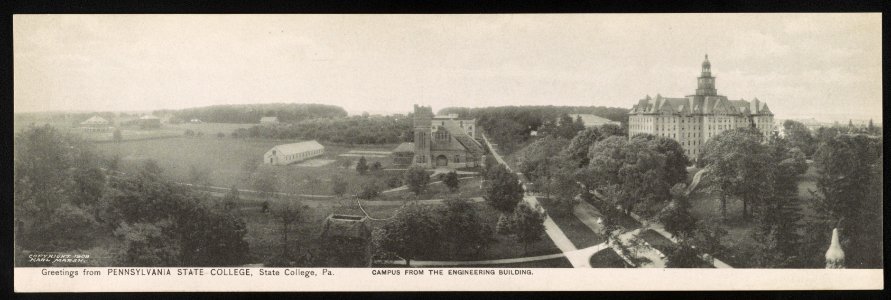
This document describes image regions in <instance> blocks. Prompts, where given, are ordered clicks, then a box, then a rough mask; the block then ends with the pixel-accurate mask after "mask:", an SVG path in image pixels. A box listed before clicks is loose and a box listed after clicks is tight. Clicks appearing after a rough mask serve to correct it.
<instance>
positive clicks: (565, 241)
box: [523, 196, 593, 268]
mask: <svg viewBox="0 0 891 300" xmlns="http://www.w3.org/2000/svg"><path fill="white" fill-rule="evenodd" d="M523 201H524V202H526V203H527V204H529V205H530V206H532V207H536V208H538V210H539V212H542V213H544V208H542V207H541V205H540V204H539V203H538V199H536V197H535V196H525V197H523ZM544 227H545V233H547V234H548V237H549V238H551V241H554V245H557V248H560V251H561V252H563V255H565V256H566V259H568V260H569V263H570V264H572V267H573V268H590V267H591V264H590V263H589V262H588V260H589V257H590V256H587V257H583V256H582V255H580V253H579V252H578V250H579V249H578V248H576V247H575V245H573V244H572V241H570V240H569V238H568V237H566V234H565V233H563V230H561V229H560V226H557V223H554V220H553V219H551V217H550V216H548V215H547V214H545V219H544ZM592 254H593V253H592Z"/></svg>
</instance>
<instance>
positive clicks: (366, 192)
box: [356, 180, 381, 200]
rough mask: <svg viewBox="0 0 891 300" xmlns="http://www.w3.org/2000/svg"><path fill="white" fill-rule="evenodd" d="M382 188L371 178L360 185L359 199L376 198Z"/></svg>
mask: <svg viewBox="0 0 891 300" xmlns="http://www.w3.org/2000/svg"><path fill="white" fill-rule="evenodd" d="M380 193H381V189H380V187H379V186H378V184H377V181H375V180H369V181H366V182H363V183H362V186H361V187H360V190H359V194H358V195H356V196H357V197H359V199H365V200H368V199H374V198H375V197H377V196H378V195H380Z"/></svg>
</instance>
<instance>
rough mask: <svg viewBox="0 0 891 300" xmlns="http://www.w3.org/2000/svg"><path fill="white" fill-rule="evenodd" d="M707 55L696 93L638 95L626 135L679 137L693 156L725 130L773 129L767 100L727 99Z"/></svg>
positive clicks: (690, 156)
mask: <svg viewBox="0 0 891 300" xmlns="http://www.w3.org/2000/svg"><path fill="white" fill-rule="evenodd" d="M711 68H712V65H711V63H710V62H709V61H708V55H706V56H705V61H703V62H702V73H701V74H700V76H699V84H698V87H697V89H696V93H694V94H693V95H688V96H686V97H684V98H668V97H662V96H661V95H656V97H655V98H651V97H650V96H649V95H647V96H646V98H644V99H640V100H639V101H638V103H637V104H636V105H634V106H633V107H632V108H631V111H629V112H628V114H629V116H628V136H629V137H633V136H634V135H636V134H642V133H649V134H652V135H655V136H661V137H667V138H671V139H674V140H676V141H678V143H680V144H681V146H683V147H684V150H685V151H686V154H687V157H689V158H690V159H693V160H695V159H696V158H697V157H698V155H699V154H700V152H701V151H702V145H704V144H705V142H706V141H708V139H710V138H711V137H713V136H716V135H718V134H719V133H721V132H723V131H725V130H731V129H734V128H741V127H754V128H757V129H758V130H760V131H761V132H762V133H763V134H764V135H765V136H766V135H768V134H771V133H772V132H773V130H774V125H773V113H771V112H770V109H769V108H768V107H767V103H764V102H761V101H759V100H758V98H754V99H752V101H746V100H743V99H740V100H728V99H727V97H726V96H723V95H719V94H718V90H717V89H716V88H715V77H713V76H712V72H711Z"/></svg>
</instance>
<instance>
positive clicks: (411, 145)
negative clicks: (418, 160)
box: [393, 143, 415, 153]
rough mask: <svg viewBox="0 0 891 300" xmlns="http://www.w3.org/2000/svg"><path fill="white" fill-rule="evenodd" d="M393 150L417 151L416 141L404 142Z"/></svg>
mask: <svg viewBox="0 0 891 300" xmlns="http://www.w3.org/2000/svg"><path fill="white" fill-rule="evenodd" d="M393 152H394V153H396V152H415V143H402V144H399V146H397V147H396V149H393Z"/></svg>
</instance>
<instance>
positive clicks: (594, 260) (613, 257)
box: [588, 248, 629, 268]
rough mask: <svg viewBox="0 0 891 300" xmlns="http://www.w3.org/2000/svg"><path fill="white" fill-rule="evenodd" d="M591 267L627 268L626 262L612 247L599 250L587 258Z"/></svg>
mask: <svg viewBox="0 0 891 300" xmlns="http://www.w3.org/2000/svg"><path fill="white" fill-rule="evenodd" d="M588 262H589V263H590V264H591V267H592V268H628V267H629V266H628V263H626V262H625V260H624V259H622V257H621V256H619V254H618V253H616V251H615V250H613V249H612V248H606V249H603V250H600V251H599V252H597V253H594V255H591V258H590V259H589V260H588Z"/></svg>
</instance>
